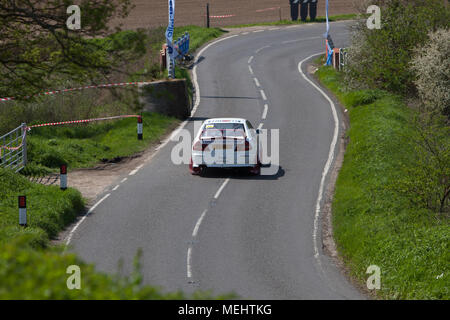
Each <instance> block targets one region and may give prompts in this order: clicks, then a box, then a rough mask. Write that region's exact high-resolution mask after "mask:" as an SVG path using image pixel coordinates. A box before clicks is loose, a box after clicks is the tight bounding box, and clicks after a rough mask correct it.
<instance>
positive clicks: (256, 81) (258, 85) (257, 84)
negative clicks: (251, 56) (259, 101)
mask: <svg viewBox="0 0 450 320" xmlns="http://www.w3.org/2000/svg"><path fill="white" fill-rule="evenodd" d="M254 80H255V84H256V86H257V87H261V85H260V84H259V81H258V79H256V78H254Z"/></svg>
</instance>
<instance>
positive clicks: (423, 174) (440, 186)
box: [395, 112, 450, 214]
mask: <svg viewBox="0 0 450 320" xmlns="http://www.w3.org/2000/svg"><path fill="white" fill-rule="evenodd" d="M445 122H446V118H445V117H443V116H442V115H439V114H434V113H424V112H422V113H420V114H417V115H416V116H415V118H414V119H413V121H412V123H413V125H414V134H413V135H409V136H407V137H406V138H407V140H406V142H405V143H408V144H409V145H410V147H411V149H413V150H414V151H415V152H414V157H413V159H411V160H412V161H411V163H410V164H409V165H405V166H403V167H402V168H401V169H400V172H401V176H402V177H401V178H399V180H398V181H396V185H395V189H396V190H397V191H398V192H400V193H401V194H404V195H406V196H407V198H408V199H409V200H410V201H411V202H412V203H413V204H415V205H419V206H421V207H423V208H427V209H430V210H432V211H433V212H436V213H439V214H444V213H448V212H449V210H450V166H449V163H450V127H449V126H447V125H445Z"/></svg>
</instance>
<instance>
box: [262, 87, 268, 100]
mask: <svg viewBox="0 0 450 320" xmlns="http://www.w3.org/2000/svg"><path fill="white" fill-rule="evenodd" d="M260 92H261V96H262V98H263V100H267V97H266V94H265V92H264V90H262V89H261V90H260Z"/></svg>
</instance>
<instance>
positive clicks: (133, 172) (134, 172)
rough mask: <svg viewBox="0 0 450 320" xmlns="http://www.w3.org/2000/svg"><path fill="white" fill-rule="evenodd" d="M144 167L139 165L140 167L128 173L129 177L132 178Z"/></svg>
mask: <svg viewBox="0 0 450 320" xmlns="http://www.w3.org/2000/svg"><path fill="white" fill-rule="evenodd" d="M143 166H144V164H141V165H140V166H138V167H136V169H134V170H133V171H131V172H130V174H129V175H130V176H134V175H135V174H136V173H137V172H138V171H139V170H141V169H142V167H143Z"/></svg>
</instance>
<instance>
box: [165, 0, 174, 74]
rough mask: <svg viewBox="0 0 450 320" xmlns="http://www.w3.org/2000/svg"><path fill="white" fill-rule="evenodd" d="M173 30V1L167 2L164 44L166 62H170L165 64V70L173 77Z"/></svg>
mask: <svg viewBox="0 0 450 320" xmlns="http://www.w3.org/2000/svg"><path fill="white" fill-rule="evenodd" d="M174 28H175V0H169V25H168V26H167V30H166V42H167V53H168V58H169V59H168V60H170V62H169V61H168V62H169V63H168V64H167V68H168V70H169V76H174V73H175V72H174V70H173V68H174V63H175V61H174V58H175V52H174V49H173V31H174Z"/></svg>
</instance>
